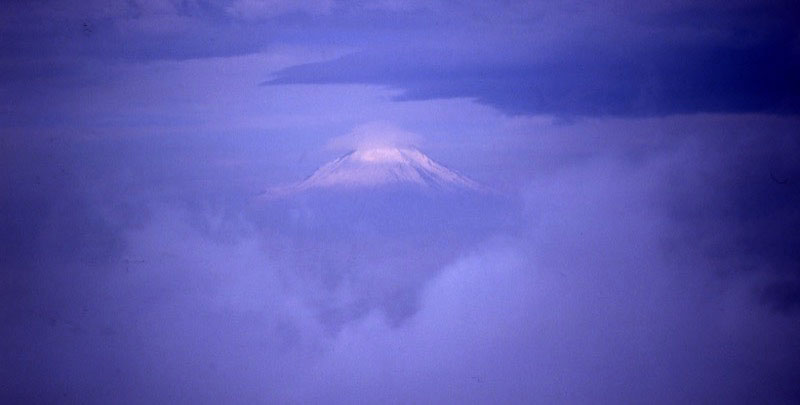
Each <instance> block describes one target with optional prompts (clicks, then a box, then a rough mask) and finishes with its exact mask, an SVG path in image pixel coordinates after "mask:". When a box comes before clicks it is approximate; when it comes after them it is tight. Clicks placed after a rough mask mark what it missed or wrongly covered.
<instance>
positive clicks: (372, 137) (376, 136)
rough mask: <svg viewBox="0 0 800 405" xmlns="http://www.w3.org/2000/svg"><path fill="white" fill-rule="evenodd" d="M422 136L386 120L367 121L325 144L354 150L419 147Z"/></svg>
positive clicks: (329, 147)
mask: <svg viewBox="0 0 800 405" xmlns="http://www.w3.org/2000/svg"><path fill="white" fill-rule="evenodd" d="M421 145H422V137H420V136H419V135H418V134H415V133H413V132H409V131H406V130H403V129H400V128H398V127H397V126H395V125H392V124H390V123H387V122H379V121H376V122H368V123H366V124H362V125H359V126H357V127H355V128H353V130H352V131H350V132H349V133H347V134H345V135H342V136H339V137H335V138H332V139H331V140H330V141H328V143H327V144H326V147H327V148H328V149H331V150H337V151H340V150H347V151H349V150H355V149H369V148H379V147H419V146H421Z"/></svg>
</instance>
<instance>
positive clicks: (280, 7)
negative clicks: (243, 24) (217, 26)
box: [227, 0, 334, 20]
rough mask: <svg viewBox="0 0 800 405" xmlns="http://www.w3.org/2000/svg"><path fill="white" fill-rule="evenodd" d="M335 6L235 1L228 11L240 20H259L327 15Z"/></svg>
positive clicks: (317, 1) (310, 1)
mask: <svg viewBox="0 0 800 405" xmlns="http://www.w3.org/2000/svg"><path fill="white" fill-rule="evenodd" d="M333 6H334V1H333V0H300V1H292V0H235V1H234V2H233V3H232V4H231V5H230V6H228V8H227V11H228V13H230V14H231V15H233V16H235V17H238V18H242V19H245V20H257V19H262V18H270V17H275V16H278V15H281V14H289V13H294V12H302V13H309V14H327V13H329V12H330V11H331V8H333Z"/></svg>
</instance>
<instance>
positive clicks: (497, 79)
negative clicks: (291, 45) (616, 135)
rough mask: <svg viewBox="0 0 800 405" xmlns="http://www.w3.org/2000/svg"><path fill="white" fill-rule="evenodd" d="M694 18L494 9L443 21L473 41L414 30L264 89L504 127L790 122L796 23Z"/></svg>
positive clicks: (796, 79) (292, 71) (769, 10)
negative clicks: (589, 121) (373, 88)
mask: <svg viewBox="0 0 800 405" xmlns="http://www.w3.org/2000/svg"><path fill="white" fill-rule="evenodd" d="M687 7H688V6H687ZM700 8H701V10H702V12H700V11H697V10H695V11H697V14H696V15H695V17H694V18H684V17H685V15H686V14H685V13H684V12H686V13H689V12H691V11H692V10H694V9H692V8H691V7H689V8H688V10H686V9H685V7H680V6H678V7H676V8H675V10H669V11H664V10H656V11H654V10H647V9H646V8H645V9H644V10H642V9H638V8H633V9H630V10H626V11H621V10H620V11H619V12H618V13H613V12H610V11H609V10H605V11H606V12H601V13H600V14H599V15H598V16H597V18H596V19H586V10H583V9H579V10H578V11H575V12H572V13H570V12H565V11H564V10H562V9H559V8H557V7H554V8H552V9H547V8H545V9H542V10H539V12H538V13H535V14H540V17H539V18H531V19H530V20H523V21H520V20H519V19H515V18H514V17H512V16H511V15H509V14H504V13H503V11H508V10H505V9H503V8H501V9H500V10H499V11H498V12H497V13H496V14H492V18H489V17H488V16H487V17H486V19H485V20H478V21H472V20H475V19H476V17H474V16H471V15H469V14H464V13H459V12H457V11H452V10H451V11H449V12H450V16H451V19H454V20H456V21H459V22H462V23H464V24H467V23H475V24H484V25H485V26H486V30H485V32H484V31H482V32H481V34H480V35H478V34H477V33H474V32H470V31H467V30H463V29H461V28H459V27H457V26H453V25H447V24H443V25H442V26H441V28H438V29H437V30H436V32H437V33H438V35H439V36H438V37H440V38H441V40H440V41H436V42H434V41H430V40H429V39H428V37H426V36H425V31H424V30H420V31H419V32H413V33H409V34H408V38H409V39H408V41H406V42H399V43H398V42H396V41H391V40H390V39H388V38H387V39H384V38H381V39H378V40H376V41H374V42H368V43H366V44H365V45H364V46H363V47H362V48H363V51H361V52H359V53H355V54H351V55H348V56H344V57H341V58H338V59H335V60H331V61H327V62H318V63H310V64H304V65H298V66H295V67H290V68H287V69H284V70H282V71H279V72H277V73H276V74H275V75H274V77H273V78H271V79H270V80H268V81H267V82H266V84H272V85H285V84H341V83H361V84H371V85H384V86H388V87H391V88H396V89H399V90H401V91H402V93H401V94H400V95H399V96H398V97H397V99H398V100H425V99H437V98H456V97H462V98H471V99H474V100H476V101H478V102H481V103H484V104H487V105H490V106H493V107H496V108H498V109H500V110H501V111H503V112H506V113H508V114H512V115H519V114H528V115H536V114H547V115H555V116H561V117H581V116H622V117H631V116H664V115H673V114H687V113H698V112H714V113H751V112H760V113H772V114H790V115H794V114H797V113H798V111H800V76H798V73H797V72H798V71H800V69H799V68H800V59H799V58H798V53H797V49H798V48H797V38H798V32H797V28H796V27H797V24H796V21H794V20H793V17H790V16H791V15H796V13H793V12H792V10H787V9H785V8H783V7H778V6H774V5H764V6H761V7H752V8H748V7H744V8H742V7H732V8H730V9H725V8H719V9H717V8H714V7H710V6H702V7H700ZM461 11H464V10H461ZM434 18H435V17H434ZM498 20H500V21H502V22H504V23H506V25H501V24H502V23H501V22H500V21H498ZM598 20H599V21H602V24H598V23H597V21H598ZM592 21H594V23H593V22H592ZM678 21H679V22H680V24H678V23H677V22H678ZM566 27H569V29H567V28H566ZM709 27H712V28H709ZM456 34H458V35H459V36H458V37H453V35H456ZM429 35H430V34H429ZM459 38H460V39H459Z"/></svg>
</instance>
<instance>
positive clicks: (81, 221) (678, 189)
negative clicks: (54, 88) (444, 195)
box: [2, 135, 800, 403]
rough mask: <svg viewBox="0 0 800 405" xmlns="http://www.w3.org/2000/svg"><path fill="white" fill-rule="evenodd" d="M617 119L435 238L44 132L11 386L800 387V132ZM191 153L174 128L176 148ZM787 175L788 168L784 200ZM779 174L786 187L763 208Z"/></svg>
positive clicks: (512, 394)
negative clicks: (513, 201) (768, 133)
mask: <svg viewBox="0 0 800 405" xmlns="http://www.w3.org/2000/svg"><path fill="white" fill-rule="evenodd" d="M543 136H547V135H543ZM561 138H563V136H561V135H559V136H558V137H557V138H553V140H555V139H561ZM611 139H613V140H612V141H603V144H604V145H605V146H602V147H600V146H599V145H600V144H598V145H597V148H596V149H595V150H596V152H595V153H591V154H589V155H583V157H580V158H578V159H566V157H567V156H572V155H573V154H574V152H575V151H574V150H572V149H571V147H570V146H568V145H569V144H568V143H559V142H552V143H549V141H547V140H546V139H543V140H542V143H541V144H540V145H541V146H542V147H544V148H546V150H542V151H540V153H547V154H549V155H550V156H551V157H553V158H554V159H555V160H556V161H560V162H562V163H561V164H559V165H558V166H549V165H548V164H546V163H545V162H542V163H541V164H542V165H543V166H541V167H540V170H538V171H537V172H535V173H536V174H534V175H533V176H531V177H529V178H528V179H526V180H525V181H523V182H522V187H521V188H520V189H519V190H518V191H517V193H516V195H515V198H517V199H518V201H519V204H518V205H516V207H517V208H514V209H510V210H509V211H507V213H506V216H508V217H509V218H508V220H509V221H508V222H509V223H512V224H514V226H507V225H503V226H496V225H497V222H493V221H494V220H492V221H489V220H488V218H490V217H492V216H491V215H492V214H491V213H490V212H488V211H487V212H483V213H478V215H479V218H478V219H475V220H474V221H475V222H473V225H471V226H478V227H477V228H473V230H474V231H478V230H480V231H479V232H478V233H474V232H473V233H472V234H471V235H467V233H468V232H465V233H464V234H463V236H458V235H456V236H455V237H454V238H451V239H448V240H447V242H446V243H444V242H443V241H442V239H438V238H434V239H433V240H431V241H429V242H427V243H429V244H430V247H432V248H433V249H432V250H429V251H426V250H425V249H420V245H419V243H418V242H416V241H418V240H419V238H425V237H426V235H434V236H435V235H436V231H432V230H431V231H428V232H425V231H424V229H426V228H425V227H411V228H409V229H411V230H413V232H415V233H408V231H402V230H395V231H393V232H394V233H392V232H389V233H388V234H387V233H378V234H371V233H370V232H369V227H370V226H371V225H370V224H377V223H378V222H375V220H376V219H375V218H373V217H371V216H370V215H371V214H367V215H366V216H365V217H363V218H361V221H362V222H363V223H362V224H360V225H357V224H356V225H355V228H352V229H351V230H350V231H349V233H347V235H348V237H347V240H341V241H340V242H337V238H336V234H325V233H315V232H314V229H318V230H325V229H327V230H331V229H333V228H331V226H332V225H324V226H322V225H321V222H318V221H322V220H324V215H325V214H324V213H322V214H321V213H317V215H323V217H319V216H318V217H316V218H306V220H305V221H306V226H307V227H310V228H309V229H308V232H307V233H305V234H302V233H296V232H297V229H296V228H292V227H291V226H289V225H287V224H291V222H286V221H284V222H280V221H277V222H276V221H271V220H265V218H267V219H268V218H269V216H268V215H267V216H266V217H265V216H264V215H265V214H264V212H263V210H265V209H266V210H267V211H269V210H272V208H269V207H264V206H260V207H261V208H258V209H257V210H255V211H253V209H254V208H253V206H252V205H248V204H244V205H241V204H236V203H231V202H225V201H236V200H238V199H240V198H244V197H243V194H241V193H242V192H243V191H235V190H233V189H228V190H227V191H224V190H219V192H220V193H222V194H227V195H228V196H229V198H227V199H221V198H219V197H218V196H209V195H207V194H203V193H201V192H200V191H202V190H205V189H206V188H205V187H199V188H192V187H184V188H181V189H180V190H179V191H176V190H175V189H174V188H173V187H171V186H170V187H165V188H158V187H156V185H157V184H158V182H163V181H167V182H169V181H170V180H168V179H167V178H165V177H163V176H158V177H155V178H151V179H148V178H147V177H146V176H145V174H137V175H134V177H133V179H136V180H137V181H139V182H142V183H138V184H139V185H138V186H135V188H123V189H115V188H113V187H111V185H112V184H115V183H119V182H120V181H121V180H123V181H124V182H127V184H131V185H134V184H137V183H136V182H130V179H129V180H124V179H125V176H126V174H124V171H122V172H119V171H118V167H124V166H128V165H130V164H133V163H134V162H135V161H136V159H137V157H136V156H133V155H131V154H127V155H125V154H122V155H120V156H121V157H122V162H112V161H111V160H109V161H107V162H106V163H104V164H103V165H104V166H105V167H106V170H98V169H97V168H92V167H91V166H89V165H90V164H91V165H94V164H96V162H95V163H88V162H85V161H83V160H81V159H78V158H77V157H78V156H81V155H82V153H83V152H82V151H87V150H90V149H87V148H88V147H89V146H87V144H86V143H83V142H77V143H70V144H69V146H68V147H67V148H66V149H67V150H69V152H67V153H64V152H63V150H64V149H65V148H57V149H48V148H49V147H48V146H47V144H46V143H45V144H42V145H38V144H37V145H35V146H34V145H31V143H32V142H30V141H29V142H28V146H27V147H25V148H20V149H18V150H19V151H22V153H24V156H21V157H20V158H19V159H18V160H5V161H6V162H12V163H10V164H9V163H6V165H7V167H6V168H7V169H14V170H4V173H6V174H5V175H4V177H3V184H4V187H16V188H17V189H20V190H25V192H23V193H20V192H17V193H11V192H7V193H4V194H3V195H4V196H5V197H4V199H3V212H4V215H5V216H4V217H3V218H4V219H3V238H4V239H3V240H4V246H12V247H13V248H12V249H8V248H6V249H7V250H6V254H4V255H3V258H4V259H3V260H4V261H3V266H4V269H5V270H4V273H3V274H4V276H3V277H4V286H5V287H4V290H3V296H4V297H5V302H4V305H3V312H2V314H3V321H4V325H5V327H4V329H3V330H4V332H3V334H2V341H3V346H4V347H5V348H6V350H7V353H8V356H7V361H8V364H10V365H11V367H8V368H6V369H5V370H6V371H4V375H3V380H4V381H8V382H10V383H7V384H5V385H4V386H3V394H2V396H3V398H4V399H5V400H9V401H21V400H24V401H32V400H33V401H42V402H52V401H77V402H97V403H102V402H110V401H113V402H121V403H136V402H141V401H146V402H158V403H161V402H220V401H231V400H234V401H244V402H342V403H343V402H354V401H355V402H361V401H365V402H382V401H401V402H405V401H408V402H419V401H437V402H438V401H442V402H448V401H455V402H479V403H489V402H496V401H503V402H531V401H546V402H584V401H600V402H629V401H632V402H661V401H663V402H678V401H688V402H704V401H727V402H739V401H755V402H761V401H777V402H792V401H793V400H796V399H797V398H798V396H799V395H800V392H798V391H797V389H796V386H795V384H794V381H796V380H797V378H798V377H800V370H798V368H797V366H796V365H797V359H798V356H800V353H798V351H797V348H796V345H795V344H794V342H796V339H797V332H796V331H795V329H796V328H793V327H792V325H793V324H794V323H795V322H796V317H797V312H796V310H795V309H796V305H795V304H794V302H797V298H796V296H795V295H793V292H792V291H793V290H792V285H795V284H792V283H797V277H798V273H797V272H796V266H795V265H794V264H795V263H796V262H795V261H794V260H795V259H794V258H793V256H791V255H788V256H787V254H789V253H790V252H791V250H789V248H790V246H791V245H792V244H793V243H795V241H793V240H792V239H786V240H783V241H781V239H780V238H781V237H787V236H790V235H791V231H790V229H791V228H792V227H793V226H794V224H793V223H792V222H791V219H790V218H793V217H792V215H793V214H792V213H793V212H794V210H795V208H793V207H795V206H796V204H792V201H793V200H792V199H793V198H794V197H793V196H794V194H795V193H794V192H790V191H788V190H796V187H797V186H796V185H795V184H794V181H793V180H791V179H793V178H794V173H796V169H797V165H796V161H795V160H794V159H793V158H792V156H793V154H794V152H796V150H797V149H796V147H797V145H796V144H795V142H794V141H793V140H792V138H791V137H788V136H778V135H776V136H774V137H771V138H769V140H764V138H760V137H756V136H755V135H740V136H734V137H732V138H723V137H718V138H713V139H712V138H702V137H697V138H695V137H685V138H682V139H678V140H671V141H669V142H666V143H664V144H663V145H662V146H660V147H658V148H654V149H650V150H648V152H647V153H646V154H644V155H641V154H631V153H630V151H631V150H636V148H637V147H636V146H635V145H636V139H635V137H627V136H622V137H616V138H614V137H612V138H611ZM719 142H722V143H723V144H724V145H723V144H720V143H719ZM33 143H35V142H33ZM195 145H196V146H198V147H199V146H200V144H195ZM203 145H205V146H203V147H202V148H203V149H206V147H208V146H211V145H213V144H203ZM545 145H549V146H545ZM745 145H746V146H748V147H746V148H745V147H743V146H745ZM118 146H120V147H124V148H126V149H127V150H130V151H133V150H135V149H130V148H132V146H131V145H127V146H123V145H122V144H119V145H118ZM48 150H53V155H52V156H51V157H50V158H47V159H45V156H46V154H42V152H46V151H48ZM59 150H62V151H59ZM207 150H212V149H207ZM183 153H185V152H181V151H180V150H174V151H170V150H168V149H165V150H164V151H162V152H160V154H161V155H163V156H164V162H165V163H164V164H167V163H166V162H169V161H171V160H174V159H176V158H177V157H179V156H181V155H182V154H183ZM134 155H135V154H134ZM156 156H158V155H156ZM556 156H561V157H559V158H557V159H556V158H555V157H556ZM151 158H152V157H151ZM151 161H152V160H151ZM23 162H29V163H28V164H29V166H26V165H25V164H23ZM204 166H205V163H203V162H197V163H195V164H194V167H192V168H190V170H187V172H186V173H184V174H182V175H181V174H180V171H178V172H175V173H176V175H180V176H189V177H183V178H181V177H178V178H176V179H174V180H179V181H178V183H175V184H191V182H190V181H188V180H189V179H191V178H194V176H193V175H191V174H190V173H192V172H195V171H196V170H201V168H202V167H204ZM767 166H769V167H767ZM772 166H775V167H772ZM26 167H27V168H26ZM115 167H117V168H115ZM176 167H177V166H176ZM62 169H64V171H65V172H66V173H73V175H71V176H66V175H64V176H63V177H58V176H59V174H58V173H61V170H62ZM226 170H231V169H226ZM237 170H238V169H237ZM770 170H772V176H770ZM234 173H236V171H228V172H225V173H221V177H220V179H224V178H227V176H231V175H234ZM501 173H504V172H501ZM742 173H751V174H752V177H748V176H744V175H743V174H742ZM104 175H105V176H109V177H103V176H104ZM37 176H39V177H40V178H42V179H45V180H44V181H42V183H41V185H40V186H37V187H40V188H36V187H34V186H33V184H36V183H35V182H36V180H35V179H36V178H37ZM772 177H776V178H777V179H778V181H777V182H776V180H775V179H773V178H772ZM785 179H789V181H786V182H785V183H784V182H783V180H785ZM28 181H32V182H33V183H27V182H28ZM153 181H156V183H153ZM210 181H212V182H213V181H214V180H213V179H212V180H210ZM221 181H222V180H221ZM82 183H85V184H93V185H95V186H96V187H100V189H101V190H103V192H102V193H99V194H98V193H95V192H93V191H91V189H89V188H83V187H76V186H77V185H78V184H82ZM21 184H27V185H26V186H25V187H20V185H21ZM123 184H126V183H123ZM773 187H774V188H775V189H774V190H773ZM781 187H783V188H781ZM784 189H786V190H787V191H781V190H784ZM6 190H7V191H9V190H10V189H9V188H7V189H6ZM774 192H777V193H788V194H781V195H784V198H785V199H786V200H785V203H784V202H782V203H778V202H780V201H783V200H780V199H776V198H775V197H774V196H771V195H770V194H769V193H774ZM176 193H177V195H176ZM53 196H58V197H59V198H53ZM756 197H760V198H765V199H769V201H776V204H777V205H773V206H771V208H770V210H764V211H758V210H756V211H754V210H753V209H746V207H749V206H750V205H749V204H751V203H753V204H755V203H756V202H755V201H754V200H753V198H756ZM190 201H193V202H191V203H190ZM756 205H757V206H761V205H762V204H756ZM728 207H732V209H731V208H728ZM738 207H741V208H740V209H739V208H738ZM394 208H396V209H397V210H396V211H395V212H397V213H402V212H406V211H404V208H402V207H400V206H397V207H394ZM429 209H430V210H432V211H433V213H432V214H431V215H433V218H436V217H441V218H444V217H447V215H452V209H451V208H450V207H448V206H432V207H429ZM391 213H392V210H387V211H386V214H387V215H392V214H391ZM398 215H399V214H398ZM480 216H483V218H486V219H484V220H481V219H480ZM775 216H780V217H782V218H785V219H786V218H789V219H790V220H789V222H785V221H784V222H777V221H775V220H774V218H775ZM698 219H700V220H698ZM287 220H288V219H287ZM394 220H397V221H405V222H411V223H413V222H414V221H415V220H416V219H415V218H409V217H405V218H400V217H398V218H394V219H391V221H394ZM381 221H383V222H380V221H379V222H380V223H382V224H384V225H386V224H387V223H390V222H386V221H387V220H386V219H382V220H381ZM492 224H495V225H492ZM384 225H381V226H384ZM420 225H423V224H420ZM292 229H294V230H292ZM376 229H380V228H376ZM287 232H289V233H287ZM404 232H405V233H408V234H407V235H406V234H405V233H404ZM420 232H422V233H420ZM380 235H384V236H385V237H380ZM387 235H388V236H387ZM404 235H405V236H404ZM475 235H477V236H478V237H477V238H475V237H474V236H475ZM755 235H759V238H760V239H763V238H766V240H764V243H763V244H754V243H753V242H752V240H751V239H750V237H751V236H752V237H755ZM376 236H378V237H376ZM406 236H407V238H406ZM361 237H363V239H361ZM340 239H341V238H340ZM437 240H438V241H439V242H437ZM770 240H772V243H766V242H767V241H770ZM687 241H691V242H687ZM437 243H440V244H441V245H437ZM775 243H777V244H778V245H777V246H778V247H780V246H783V245H781V243H784V244H785V246H786V247H785V249H786V250H775ZM347 246H349V247H348V249H349V250H346V249H342V248H343V247H347ZM390 252H395V253H396V254H392V253H390ZM442 252H449V253H447V254H444V255H442V254H441V253H442ZM776 286H777V287H776ZM398 292H402V293H400V294H398Z"/></svg>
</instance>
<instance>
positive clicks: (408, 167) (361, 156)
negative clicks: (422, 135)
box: [267, 147, 483, 196]
mask: <svg viewBox="0 0 800 405" xmlns="http://www.w3.org/2000/svg"><path fill="white" fill-rule="evenodd" d="M389 185H396V186H411V187H415V188H422V189H438V190H472V191H478V190H482V189H483V187H482V186H481V185H479V184H478V183H476V182H475V181H473V180H471V179H469V178H467V177H465V176H462V175H461V174H458V173H456V172H455V171H453V170H450V169H448V168H446V167H444V166H442V165H440V164H438V163H436V162H435V161H433V160H432V159H430V158H429V157H428V156H426V155H425V154H424V153H422V152H420V151H419V150H417V149H411V148H396V147H378V148H368V149H359V150H355V151H352V152H350V153H348V154H346V155H344V156H342V157H340V158H338V159H336V160H334V161H332V162H329V163H327V164H325V165H323V166H322V167H320V168H319V169H317V170H316V171H315V172H314V173H313V174H312V175H311V176H309V177H308V178H307V179H305V180H303V181H301V182H298V183H295V184H291V185H289V186H285V187H279V188H276V189H273V190H272V191H268V192H267V194H268V195H271V196H280V195H287V194H294V193H297V192H302V191H305V190H314V189H332V190H348V189H357V188H365V187H378V186H389Z"/></svg>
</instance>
